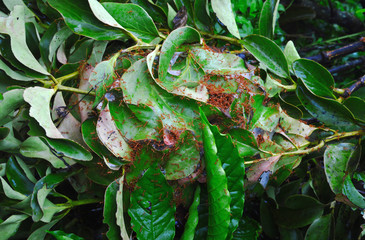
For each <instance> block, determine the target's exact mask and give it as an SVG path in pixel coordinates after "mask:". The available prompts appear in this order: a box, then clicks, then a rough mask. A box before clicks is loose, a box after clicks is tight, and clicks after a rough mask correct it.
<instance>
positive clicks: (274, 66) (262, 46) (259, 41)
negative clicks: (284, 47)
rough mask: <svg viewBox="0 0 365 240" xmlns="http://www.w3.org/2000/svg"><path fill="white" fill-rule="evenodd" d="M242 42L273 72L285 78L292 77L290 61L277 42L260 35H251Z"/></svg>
mask: <svg viewBox="0 0 365 240" xmlns="http://www.w3.org/2000/svg"><path fill="white" fill-rule="evenodd" d="M241 43H242V44H243V46H244V47H245V48H246V49H247V50H248V51H249V52H250V53H252V55H253V56H254V57H255V58H256V59H257V60H259V61H260V64H262V65H263V66H264V67H266V68H268V69H269V70H270V71H271V72H273V73H275V74H276V75H278V76H280V77H283V78H289V77H290V73H289V66H288V62H287V61H286V58H285V55H284V53H283V52H282V51H281V49H280V47H279V46H278V45H276V43H274V42H273V41H271V40H270V39H268V38H266V37H263V36H260V35H249V36H247V37H245V38H243V39H242V40H241Z"/></svg>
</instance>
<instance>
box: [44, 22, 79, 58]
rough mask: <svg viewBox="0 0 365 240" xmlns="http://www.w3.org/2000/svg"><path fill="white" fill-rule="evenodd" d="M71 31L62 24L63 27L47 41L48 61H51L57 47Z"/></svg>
mask: <svg viewBox="0 0 365 240" xmlns="http://www.w3.org/2000/svg"><path fill="white" fill-rule="evenodd" d="M72 34H73V32H72V31H71V30H70V29H69V28H68V27H67V26H64V27H63V28H61V29H59V31H57V32H56V33H55V34H54V36H53V37H52V40H51V42H50V43H49V45H48V47H49V54H48V60H49V61H50V62H53V58H54V56H55V55H56V51H57V49H58V48H59V47H60V46H61V45H62V43H64V42H65V41H66V39H67V38H69V37H70V36H71V35H72Z"/></svg>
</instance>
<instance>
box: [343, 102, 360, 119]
mask: <svg viewBox="0 0 365 240" xmlns="http://www.w3.org/2000/svg"><path fill="white" fill-rule="evenodd" d="M343 104H344V105H345V106H346V107H347V108H348V109H349V110H350V111H351V112H352V114H354V117H355V118H356V120H359V121H362V122H364V121H365V101H364V100H363V99H361V98H359V97H349V98H347V99H346V100H345V101H344V103H343Z"/></svg>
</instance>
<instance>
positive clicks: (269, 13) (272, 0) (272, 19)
mask: <svg viewBox="0 0 365 240" xmlns="http://www.w3.org/2000/svg"><path fill="white" fill-rule="evenodd" d="M279 2H280V1H278V0H266V1H265V2H264V5H263V6H262V9H261V14H260V19H259V28H260V35H263V36H265V37H267V38H270V39H272V38H273V37H274V32H275V25H276V17H277V13H278V7H279Z"/></svg>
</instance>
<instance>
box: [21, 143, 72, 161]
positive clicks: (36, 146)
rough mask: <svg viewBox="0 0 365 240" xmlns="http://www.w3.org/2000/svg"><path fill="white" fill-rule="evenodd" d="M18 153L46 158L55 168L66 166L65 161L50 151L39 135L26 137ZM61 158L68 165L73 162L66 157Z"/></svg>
mask: <svg viewBox="0 0 365 240" xmlns="http://www.w3.org/2000/svg"><path fill="white" fill-rule="evenodd" d="M20 153H21V154H22V155H23V156H25V157H30V158H42V159H44V160H47V161H48V162H50V163H51V164H52V166H53V167H55V168H64V167H66V165H65V163H64V162H63V161H62V160H61V159H59V158H58V157H56V156H55V155H54V154H53V153H52V152H51V149H50V147H49V146H48V145H47V144H46V143H44V142H43V141H42V140H41V138H40V137H29V138H27V139H26V140H25V141H24V142H23V143H22V145H21V147H20ZM63 159H64V160H65V161H66V163H68V164H70V165H71V164H73V163H74V161H72V160H71V159H70V158H68V157H63Z"/></svg>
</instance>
